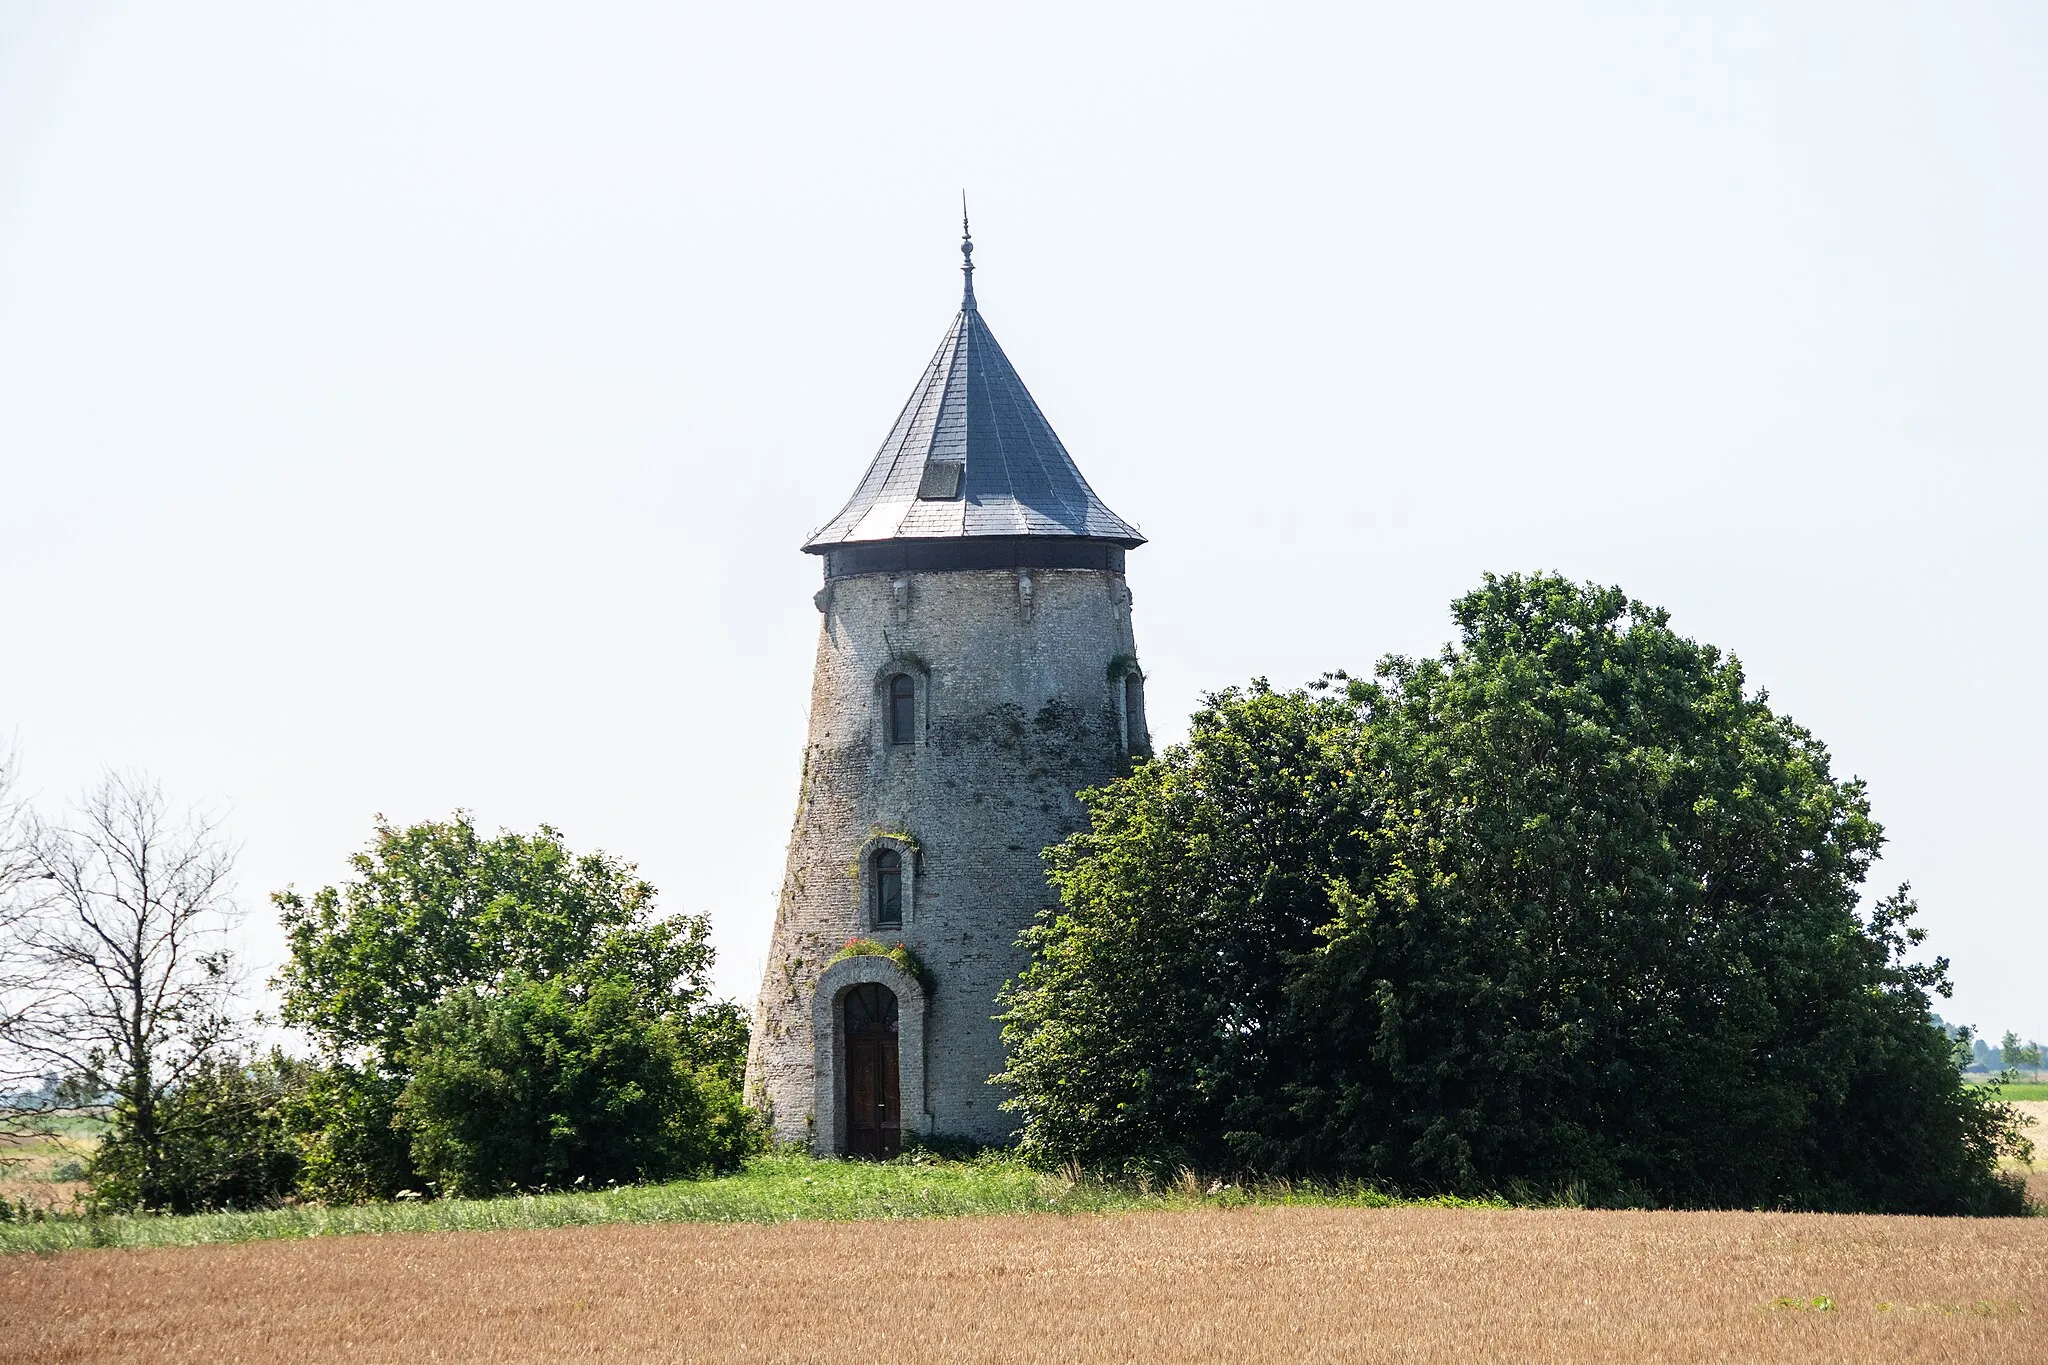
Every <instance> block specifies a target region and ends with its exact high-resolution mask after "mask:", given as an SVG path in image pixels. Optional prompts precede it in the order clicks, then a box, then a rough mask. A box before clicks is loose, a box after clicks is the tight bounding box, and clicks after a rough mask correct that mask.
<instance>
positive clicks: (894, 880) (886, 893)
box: [874, 848, 903, 929]
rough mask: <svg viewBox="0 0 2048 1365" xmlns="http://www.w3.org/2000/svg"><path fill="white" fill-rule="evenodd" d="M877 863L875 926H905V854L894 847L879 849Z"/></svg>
mask: <svg viewBox="0 0 2048 1365" xmlns="http://www.w3.org/2000/svg"><path fill="white" fill-rule="evenodd" d="M874 865H875V873H874V876H875V927H876V928H877V929H901V928H902V927H903V855H902V854H900V853H898V852H897V851H896V850H895V849H893V848H884V849H877V850H876V851H875V857H874Z"/></svg>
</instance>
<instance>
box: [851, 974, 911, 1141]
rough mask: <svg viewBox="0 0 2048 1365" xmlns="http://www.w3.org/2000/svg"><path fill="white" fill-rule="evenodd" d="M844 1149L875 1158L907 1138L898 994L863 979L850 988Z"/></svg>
mask: <svg viewBox="0 0 2048 1365" xmlns="http://www.w3.org/2000/svg"><path fill="white" fill-rule="evenodd" d="M845 1012H846V1154H847V1155H848V1156H864V1157H873V1158H875V1159H877V1160H880V1159H885V1158H888V1157H892V1156H894V1155H896V1152H897V1150H898V1149H899V1148H900V1147H901V1146H902V1143H903V1103H902V1098H901V1094H900V1091H899V1090H898V1081H897V1075H896V996H895V993H894V992H893V991H891V990H890V989H889V988H888V987H887V986H881V985H877V984H875V983H874V982H871V981H870V982H863V983H862V984H860V985H858V986H855V987H854V988H853V989H852V990H850V991H848V992H847V993H846V1005H845Z"/></svg>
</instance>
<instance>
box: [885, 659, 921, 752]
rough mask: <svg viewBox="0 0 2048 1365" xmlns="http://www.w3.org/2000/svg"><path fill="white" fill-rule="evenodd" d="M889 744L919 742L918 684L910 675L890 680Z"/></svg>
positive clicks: (897, 676) (899, 675) (901, 675)
mask: <svg viewBox="0 0 2048 1365" xmlns="http://www.w3.org/2000/svg"><path fill="white" fill-rule="evenodd" d="M889 742H890V743H891V744H914V743H916V742H917V683H916V682H915V681H914V680H913V679H912V678H911V676H910V675H909V674H908V673H898V674H897V675H896V676H895V677H893V678H891V679H889Z"/></svg>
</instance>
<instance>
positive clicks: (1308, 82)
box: [0, 0, 2048, 1035]
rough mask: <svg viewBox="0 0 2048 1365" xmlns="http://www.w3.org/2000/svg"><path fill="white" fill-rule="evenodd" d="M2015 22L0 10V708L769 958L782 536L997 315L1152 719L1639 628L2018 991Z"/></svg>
mask: <svg viewBox="0 0 2048 1365" xmlns="http://www.w3.org/2000/svg"><path fill="white" fill-rule="evenodd" d="M2044 142H2048V9H2044V8H2043V7H2041V6H2039V5H2029V4H2007V5H1999V4H1985V3H1971V4H1926V5H1888V4H1871V3H1856V4H1839V5H1817V4H1816V5H1786V4H1782V3H1771V4H1758V5H1750V6H1745V5H1739V4H1732V3H1718V2H1717V3H1713V4H1700V5H1693V6H1686V7H1679V6H1647V5H1642V4H1633V3H1631V4H1615V5H1611V6H1599V5H1566V4H1558V5H1528V4H1508V5H1499V6H1470V5H1467V6H1450V5H1415V4H1399V5H1382V6H1360V5H1357V4H1348V5H1342V6H1338V5H1331V6H1328V7H1324V8H1313V7H1274V6H1259V7H1252V6H1231V7H1222V6H1213V5H1200V4H1188V3H1179V4H1174V5H1170V6H1159V7H1154V8H1137V7H1114V6H1105V5H1102V4H1085V5H1048V4H1038V5H1030V6H1016V5H1011V6H987V5H969V4H959V3H952V4H946V5H931V6H911V5H902V4H894V5H857V6H853V5H844V4H837V5H819V6H815V7H811V8H796V7H775V8H771V7H768V6H762V5H734V4H722V5H715V6H710V5H707V6H697V7H692V6H682V5H649V6H631V5H623V4H619V5H579V6H559V5H558V6H547V7H541V6H518V5H509V4H504V3H496V4H490V5H481V4H479V5H475V6H453V5H440V6H430V5H421V4H415V3H408V4H404V5H387V6H380V5H348V6H320V7H314V6H294V5H284V4H277V3H262V4H250V5H246V6H230V5H216V4H201V3H185V4H178V5H93V4H86V3H78V2H76V0H61V2H53V3H49V4H40V5H38V4H24V3H19V0H7V2H6V3H0V516H4V521H0V534H4V539H0V736H5V735H6V734H9V733H11V734H12V735H13V737H14V740H15V742H16V744H17V745H18V747H19V749H20V751H21V756H22V758H23V760H24V764H25V768H26V772H27V776H28V779H29V782H30V784H31V785H32V787H33V788H35V789H36V790H37V791H39V792H40V793H42V794H43V796H44V797H45V798H51V799H54V798H56V797H59V796H61V795H63V794H65V793H68V792H70V791H73V790H75V789H76V788H77V787H79V786H80V785H81V784H82V783H84V782H85V781H87V780H88V779H89V778H90V777H91V776H92V775H93V774H94V773H95V772H96V771H97V770H98V769H99V768H100V767H101V766H102V765H119V766H124V767H126V766H139V767H143V768H147V769H148V770H150V771H151V772H153V773H155V774H156V775H158V776H159V777H160V778H161V779H162V780H163V781H164V782H165V784H166V785H167V786H168V787H169V788H170V789H171V790H172V791H174V792H175V793H177V794H179V795H181V796H184V797H189V798H194V799H198V800H203V801H210V802H213V803H216V804H217V805H219V806H220V807H221V808H222V809H224V810H225V811H226V812H227V813H228V816H229V819H230V822H231V824H232V827H233V829H234V830H235V832H236V833H237V835H238V836H239V837H240V838H241V839H242V840H243V841H244V852H243V857H242V874H243V875H242V889H243V900H244V902H245V903H246V904H247V906H248V907H249V908H250V909H251V911H252V915H251V923H250V928H249V942H250V949H251V951H252V952H253V953H254V954H255V955H256V956H258V957H259V958H261V959H263V960H265V961H269V960H273V959H274V957H275V954H276V952H277V937H276V934H275V931H274V927H273V926H271V925H270V923H269V908H268V904H267V901H266V899H265V897H266V893H267V892H269V891H270V890H272V889H275V888H277V887H280V886H283V885H285V884H286V883H297V884H298V885H299V886H301V887H310V886H315V885H318V884H321V883H322V882H326V881H331V880H333V879H335V878H336V877H338V876H340V875H341V874H342V872H343V871H344V867H343V858H344V856H345V855H346V854H347V853H348V852H350V851H351V850H352V849H355V848H357V847H359V846H360V845H361V844H362V843H363V842H364V840H365V839H366V837H367V836H368V834H369V831H370V824H371V819H372V817H373V816H374V815H375V814H376V813H378V812H380V811H381V812H383V813H384V814H386V815H388V816H390V817H392V818H393V819H396V820H415V819H422V818H428V817H434V816H441V815H445V814H447V813H448V812H449V811H450V810H452V809H454V808H456V807H458V806H461V807H468V808H470V809H472V810H474V811H475V812H476V814H477V817H478V819H479V820H480V821H481V822H482V823H484V824H485V825H487V826H497V825H511V826H518V827H530V826H531V825H533V824H535V823H537V822H539V821H543V820H546V821H549V822H552V823H554V824H556V825H558V826H560V827H561V828H562V829H563V830H565V831H566V832H567V834H568V836H569V838H570V839H571V841H572V843H574V844H575V845H576V846H578V847H587V846H592V845H595V846H601V847H603V848H606V849H609V850H611V851H613V852H616V853H618V854H621V855H624V856H627V857H630V858H633V859H635V860H637V861H638V862H639V863H640V864H641V866H642V868H643V869H644V870H645V872H646V873H647V875H648V876H649V877H651V878H652V879H653V880H654V881H655V883H656V884H657V885H659V886H660V887H661V889H662V892H663V897H664V903H665V904H666V905H667V906H669V907H672V908H687V909H690V910H696V911H704V912H708V913H709V914H710V915H711V916H712V917H713V920H714V922H715V924H716V926H717V940H718V944H719V947H720V950H721V954H722V955H721V959H720V964H719V978H720V982H721V985H722V986H723V987H724V988H725V989H726V990H728V991H729V992H731V993H733V994H735V995H739V996H741V997H743V998H745V999H746V1000H748V1001H749V1003H751V1000H752V997H753V992H754V989H755V986H756V985H757V983H758V974H759V971H760V968H761V964H762V961H763V959H764V956H765V951H766V945H767V938H768V930H769V925H770V921H771V918H772V916H773V912H774V905H775V895H776V889H777V886H778V884H779V882H780V878H781V872H782V850H783V844H784V841H785V839H786V837H787V834H788V822H789V819H790V816H791V813H792V811H793V809H794V803H795V798H796V785H797V775H798V765H799V761H800V758H801V753H802V746H803V730H804V710H805V706H806V704H807V701H808V693H809V683H810V667H811V653H812V648H813V645H814V642H815V634H816V631H817V625H818V617H817V612H816V611H815V609H814V608H813V607H812V605H811V600H810V599H811V593H812V592H813V591H814V590H815V588H816V586H817V581H818V578H819V566H818V562H817V561H816V560H815V559H813V558H811V557H809V556H806V555H802V554H800V553H798V551H797V547H798V546H799V545H800V544H801V543H802V541H803V540H804V538H805V536H806V534H807V533H808V532H809V531H810V530H811V529H812V528H813V527H814V526H816V525H817V524H819V523H820V522H823V521H824V520H826V519H827V518H828V517H829V516H830V515H831V514H832V513H833V512H834V511H835V510H836V509H837V508H838V506H839V505H840V503H841V502H842V501H843V500H844V498H845V497H846V496H847V494H848V493H849V492H850V491H851V489H852V487H853V485H854V482H855V480H856V479H857V478H858V476H859V475H860V473H861V471H862V469H863V468H864V467H865V465H866V462H867V460H868V459H869V457H870V456H871V455H872V453H873V451H874V449H875V447H876V445H877V444H878V443H879V442H880V441H881V439H882V437H883V436H884V435H885V434H886V433H887V431H888V429H889V425H890V423H891V421H892V419H893V418H894V417H895V415H896V411H897V409H898V407H899V406H900V405H901V404H902V402H903V400H904V399H905V397H906V396H907V395H908V393H909V391H910V388H911V385H912V383H913V382H914V381H915V380H916V378H917V376H918V374H919V372H920V369H921V367H922V366H923V365H924V363H925V362H926V360H927V359H928V358H929V356H930V354H931V351H932V348H933V347H934V346H935V345H937V343H938V340H939V338H940V336H941V334H942V333H943V332H944V330H945V328H946V326H947V323H948V321H949V320H950V317H951V314H952V312H953V310H954V308H955V306H956V300H957V296H958V291H959V274H958V271H957V269H956V266H957V264H958V256H957V254H956V252H955V246H954V243H955V238H956V235H957V228H958V201H959V193H960V189H961V187H962V186H963V185H964V186H966V187H967V188H968V190H969V191H970V193H971V195H972V200H973V208H974V221H975V228H976V240H977V245H978V248H979V249H978V251H977V253H976V260H977V263H978V264H979V266H980V267H981V269H980V271H979V273H978V275H977V292H978V293H979V295H980V298H981V302H982V307H983V311H984V314H985V315H986V317H987V318H988V320H989V322H990V325H991V326H992V327H993V329H994V330H995V333H996V335H997V336H998V337H1000V338H1001V339H1002V341H1003V344H1004V346H1005V348H1006V350H1007V351H1008V352H1009V354H1010V356H1011V358H1012V359H1013V360H1014V361H1015V362H1016V364H1017V366H1018V368H1019V370H1020V372H1021V373H1022V374H1023V376H1024V378H1025V380H1026V382H1027V383H1028V384H1029V385H1030V386H1031V388H1032V391H1033V393H1034V394H1035V395H1036V397H1037V398H1038V401H1039V403H1040V405H1041V406H1042V407H1043V408H1044V409H1045V411H1046V413H1047V414H1048V415H1049V417H1050V418H1051V420H1052V422H1053V425H1054V426H1055V427H1056V428H1057V429H1058V431H1059V432H1060V434H1061V436H1062V437H1063V438H1064V439H1065V441H1066V443H1067V445H1068V447H1069V449H1071V450H1072V452H1073V454H1074V456H1075V458H1076V459H1077V461H1078V462H1079V463H1080V465H1081V468H1082V469H1083V470H1084V471H1085V472H1086V473H1087V475H1088V477H1089V478H1090V480H1091V481H1092V482H1093V483H1094V485H1095V487H1096V488H1097V490H1098V491H1099V492H1100V493H1101V494H1102V495H1103V497H1104V498H1105V500H1106V501H1107V502H1108V503H1109V505H1110V506H1111V507H1113V508H1114V509H1115V510H1116V511H1118V512H1119V513H1121V514H1122V515H1123V516H1125V517H1126V518H1129V519H1130V520H1132V521H1134V522H1136V523H1137V524H1138V525H1140V526H1141V527H1142V528H1143V529H1144V531H1145V533H1146V535H1148V536H1149V537H1151V544H1150V545H1148V546H1147V547H1145V548H1144V549H1142V550H1140V551H1138V552H1137V553H1135V554H1134V555H1133V556H1132V558H1131V568H1130V574H1131V584H1132V587H1133V590H1134V593H1135V597H1136V603H1137V617H1138V620H1137V628H1138V641H1139V650H1140V654H1141V657H1142V658H1143V660H1144V662H1145V665H1146V672H1147V676H1148V678H1149V679H1150V683H1151V692H1150V701H1151V706H1150V710H1151V714H1152V715H1153V717H1154V718H1155V725H1156V726H1157V728H1158V730H1159V731H1160V732H1161V734H1162V737H1166V738H1172V737H1175V736H1176V735H1177V734H1178V733H1179V732H1180V731H1181V729H1182V728H1183V726H1184V719H1183V718H1184V717H1185V716H1186V714H1187V713H1188V711H1189V710H1190V709H1191V707H1192V706H1193V704H1194V703H1195V700H1196V698H1197V696H1198V695H1199V694H1200V693H1201V692H1202V691H1203V690H1205V689H1210V688H1215V687H1220V686H1223V685H1225V684H1229V683H1233V682H1240V681H1243V680H1245V679H1248V678H1250V677H1253V676H1255V675H1265V676H1268V677H1270V678H1271V679H1272V680H1273V681H1274V682H1275V683H1276V684H1285V685H1292V684H1296V683H1299V682H1301V681H1303V680H1305V679H1308V678H1310V677H1312V676H1314V675H1315V674H1317V673H1319V672H1321V671H1323V670H1325V669H1328V668H1336V667H1344V668H1348V669H1351V670H1354V671H1362V670H1367V669H1369V668H1370V667H1371V666H1372V664H1373V662H1374V661H1375V660H1376V659H1378V658H1379V657H1380V656H1381V655H1383V654H1386V653H1388V652H1396V651H1398V652H1403V653H1412V652H1417V651H1427V650H1431V649H1434V648H1436V647H1437V646H1438V645H1439V644H1441V642H1443V641H1444V640H1445V639H1446V638H1448V636H1449V634H1450V632H1451V624H1450V621H1449V618H1448V614H1447V605H1448V603H1449V602H1450V600H1451V599H1452V598H1453V597H1454V596H1456V595H1458V594H1459V593H1461V592H1463V591H1465V590H1466V589H1469V588H1470V587H1472V586H1473V585H1474V584H1475V583H1476V582H1477V581H1478V579H1479V576H1480V574H1481V573H1482V572H1484V571H1485V570H1488V569H1494V570H1513V569H1521V570H1534V569H1556V570H1560V571H1563V572H1565V573H1567V574H1570V575H1573V576H1574V577H1578V578H1586V579H1595V580H1598V581H1600V582H1603V583H1618V584H1620V585H1622V586H1623V587H1625V588H1626V589H1627V590H1628V591H1629V592H1631V593H1632V594H1634V595H1636V596H1638V597H1641V598H1644V599H1646V600H1648V601H1650V602H1654V603H1658V604H1661V605H1663V606H1665V607H1668V608H1669V609H1670V610H1671V612H1672V614H1673V619H1674V622H1675V624H1676V625H1677V626H1678V628H1679V629H1681V630H1683V631H1685V632H1686V633H1688V634H1692V635H1695V636H1698V637H1700V638H1703V639H1707V640H1711V641H1714V642H1715V643H1717V644H1720V645H1721V646H1723V647H1725V648H1727V649H1730V650H1732V651H1734V652H1735V653H1736V654H1738V655H1739V656H1740V657H1741V658H1742V660H1743V662H1744V664H1745V665H1746V666H1747V668H1748V669H1749V672H1750V676H1751V677H1752V679H1753V680H1754V681H1755V682H1757V683H1758V684H1760V685H1762V686H1765V687H1767V688H1769V690H1770V693H1771V696H1772V699H1773V702H1774V704H1776V705H1778V706H1780V707H1781V708H1783V709H1784V710H1785V711H1787V712H1789V713H1790V714H1791V715H1793V716H1794V717H1796V718H1797V719H1798V720H1799V721H1801V722H1802V723H1804V724H1806V725H1807V726H1809V727H1810V728H1811V729H1813V730H1814V731H1815V732H1816V733H1817V734H1818V735H1819V736H1820V737H1821V738H1822V739H1824V740H1825V741H1826V742H1827V743H1828V744H1829V745H1831V746H1832V748H1833V752H1834V754H1835V758H1836V762H1837V766H1838V770H1839V771H1841V772H1843V773H1845V774H1858V775H1861V776H1862V777H1864V778H1866V779H1868V781H1869V783H1870V786H1871V791H1872V794H1873V797H1874V800H1875V803H1876V808H1877V812H1878V815H1879V817H1880V818H1881V819H1882V820H1883V821H1884V823H1885V825H1886V826H1887V828H1888V830H1889V833H1890V839H1891V843H1890V846H1889V849H1888V851H1887V855H1886V857H1885V860H1884V862H1883V864H1882V866H1881V867H1880V869H1879V873H1878V877H1877V879H1876V882H1877V884H1878V886H1880V887H1882V886H1887V885H1889V884H1892V883H1896V882H1898V881H1900V880H1904V879H1909V878H1910V879H1911V880H1912V881H1913V883H1914V885H1915V887H1916V889H1917V890H1918V892H1919V894H1920V896H1921V898H1922V903H1923V905H1924V907H1925V913H1924V920H1923V922H1924V923H1925V924H1926V926H1927V927H1928V928H1929V929H1930V930H1931V932H1932V941H1931V944H1930V947H1931V948H1932V949H1933V950H1934V951H1937V952H1940V953H1944V954H1947V955H1948V956H1950V957H1951V958H1953V959H1954V962H1955V978H1956V982H1957V991H1956V997H1955V999H1954V1000H1953V1001H1952V1002H1949V1003H1947V1004H1944V1005H1941V1006H1940V1008H1941V1010H1942V1012H1943V1013H1944V1014H1945V1015H1947V1016H1948V1017H1949V1018H1951V1019H1955V1020H1960V1021H1969V1022H1975V1023H1977V1024H1980V1025H1983V1026H1986V1027H1989V1028H1992V1029H2003V1028H2007V1027H2011V1028H2016V1029H2019V1030H2020V1031H2022V1032H2023V1033H2033V1034H2035V1035H2048V991H2044V990H2043V989H2042V987H2041V984H2040V983H2041V970H2042V963H2043V962H2044V960H2048V916H2044V914H2043V911H2044V908H2048V907H2044V905H2043V899H2044V898H2043V894H2042V890H2041V880H2040V876H2039V873H2038V866H2039V855H2040V851H2041V848H2042V846H2043V839H2042V836H2041V825H2042V816H2043V811H2042V802H2041V797H2040V795H2039V793H2040V791H2041V790H2042V780H2041V775H2042V771H2043V769H2044V767H2048V740H2044V738H2043V721H2042V706H2041V702H2040V697H2039V694H2040V692H2041V689H2042V686H2043V678H2044V676H2048V648H2044V645H2043V640H2042V630H2043V624H2044V618H2048V590H2044V587H2043V580H2044V572H2048V539H2044V534H2043V533H2044V512H2048V475H2044V457H2048V411H2044V400H2048V378H2044V377H2048V327H2044V319H2048V265H2044V252H2043V243H2044V242H2048V173H2044V157H2043V152H2044Z"/></svg>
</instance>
